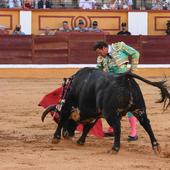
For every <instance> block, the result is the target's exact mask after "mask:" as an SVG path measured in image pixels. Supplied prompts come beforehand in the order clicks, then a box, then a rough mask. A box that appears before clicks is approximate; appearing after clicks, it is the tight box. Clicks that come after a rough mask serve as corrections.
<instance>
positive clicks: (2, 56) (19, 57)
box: [0, 33, 170, 64]
mask: <svg viewBox="0 0 170 170" xmlns="http://www.w3.org/2000/svg"><path fill="white" fill-rule="evenodd" d="M98 40H106V41H107V42H108V43H109V44H111V43H114V42H118V41H124V42H125V43H127V44H128V45H131V46H132V47H134V48H135V49H137V50H139V52H140V54H141V58H140V63H142V64H170V36H113V35H105V34H103V33H57V34H56V35H53V36H19V35H0V64H94V63H96V57H97V56H96V54H95V52H94V51H93V49H92V48H93V44H94V43H95V42H96V41H98Z"/></svg>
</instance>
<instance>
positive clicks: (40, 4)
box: [38, 0, 51, 9]
mask: <svg viewBox="0 0 170 170" xmlns="http://www.w3.org/2000/svg"><path fill="white" fill-rule="evenodd" d="M38 8H39V9H40V8H51V3H50V1H49V0H45V1H44V0H39V1H38Z"/></svg>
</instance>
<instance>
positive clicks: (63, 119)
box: [52, 111, 70, 143]
mask: <svg viewBox="0 0 170 170" xmlns="http://www.w3.org/2000/svg"><path fill="white" fill-rule="evenodd" d="M69 116H70V112H69V111H67V112H62V114H61V115H60V121H59V123H58V126H57V129H56V131H55V133H54V137H53V141H52V142H53V143H57V142H59V140H60V139H61V130H62V128H63V126H64V124H65V123H66V121H67V120H68V118H69Z"/></svg>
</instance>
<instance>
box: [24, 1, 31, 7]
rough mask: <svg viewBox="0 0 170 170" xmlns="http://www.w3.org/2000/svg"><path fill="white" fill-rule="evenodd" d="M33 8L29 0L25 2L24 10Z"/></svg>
mask: <svg viewBox="0 0 170 170" xmlns="http://www.w3.org/2000/svg"><path fill="white" fill-rule="evenodd" d="M31 7H32V4H31V2H30V1H29V0H25V1H24V8H25V9H31Z"/></svg>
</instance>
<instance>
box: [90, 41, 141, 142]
mask: <svg viewBox="0 0 170 170" xmlns="http://www.w3.org/2000/svg"><path fill="white" fill-rule="evenodd" d="M109 47H110V50H109V48H108V44H107V43H105V42H103V41H98V42H96V44H95V45H94V47H93V49H94V51H96V53H97V55H98V58H97V68H99V69H100V70H103V71H105V72H112V73H115V74H118V73H124V72H127V71H128V70H131V71H133V70H134V69H136V68H137V65H138V62H139V55H140V54H139V52H138V51H137V50H135V49H134V48H132V47H130V46H128V45H126V44H125V43H124V42H117V43H113V44H111V45H110V46H109ZM129 57H131V62H130V60H129ZM128 64H130V68H128ZM128 118H129V122H130V126H131V132H130V135H129V136H128V141H134V140H137V139H138V136H137V132H136V118H135V117H134V116H133V114H132V113H131V112H128ZM109 129H110V128H109Z"/></svg>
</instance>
